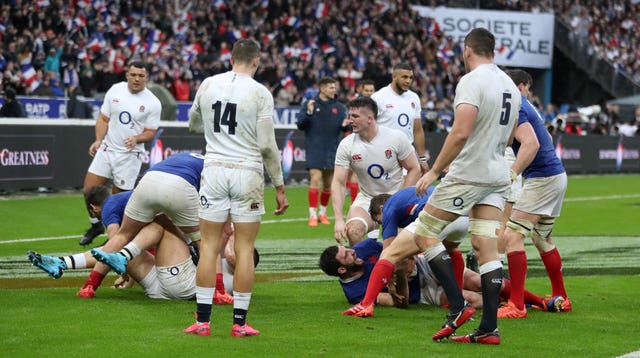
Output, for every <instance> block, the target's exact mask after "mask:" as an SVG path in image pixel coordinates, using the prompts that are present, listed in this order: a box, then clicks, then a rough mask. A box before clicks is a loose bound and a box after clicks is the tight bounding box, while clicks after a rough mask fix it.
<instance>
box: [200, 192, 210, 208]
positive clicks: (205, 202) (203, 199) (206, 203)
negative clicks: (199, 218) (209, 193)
mask: <svg viewBox="0 0 640 358" xmlns="http://www.w3.org/2000/svg"><path fill="white" fill-rule="evenodd" d="M200 206H202V207H203V208H207V209H209V208H210V207H211V204H210V203H209V200H207V198H206V197H205V196H204V195H201V196H200Z"/></svg>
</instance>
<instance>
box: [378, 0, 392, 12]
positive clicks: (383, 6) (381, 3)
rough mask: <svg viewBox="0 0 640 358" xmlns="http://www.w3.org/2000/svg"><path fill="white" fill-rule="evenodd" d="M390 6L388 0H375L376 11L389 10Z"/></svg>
mask: <svg viewBox="0 0 640 358" xmlns="http://www.w3.org/2000/svg"><path fill="white" fill-rule="evenodd" d="M390 8H391V5H389V2H388V1H386V0H376V10H378V13H380V14H384V13H385V12H387V11H389V9H390Z"/></svg>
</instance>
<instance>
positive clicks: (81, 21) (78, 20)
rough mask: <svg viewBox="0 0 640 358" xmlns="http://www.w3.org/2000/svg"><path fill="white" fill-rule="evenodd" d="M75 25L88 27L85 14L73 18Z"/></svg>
mask: <svg viewBox="0 0 640 358" xmlns="http://www.w3.org/2000/svg"><path fill="white" fill-rule="evenodd" d="M73 26H74V27H75V28H76V29H81V28H83V27H86V26H87V19H85V18H84V16H82V15H79V16H76V17H75V18H74V19H73Z"/></svg>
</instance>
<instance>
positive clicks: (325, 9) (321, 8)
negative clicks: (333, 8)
mask: <svg viewBox="0 0 640 358" xmlns="http://www.w3.org/2000/svg"><path fill="white" fill-rule="evenodd" d="M327 16H329V6H327V3H326V2H324V1H322V2H319V3H318V4H316V19H324V18H325V17H327Z"/></svg>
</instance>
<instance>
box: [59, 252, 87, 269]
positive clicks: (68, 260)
mask: <svg viewBox="0 0 640 358" xmlns="http://www.w3.org/2000/svg"><path fill="white" fill-rule="evenodd" d="M62 259H63V260H64V263H65V264H67V269H71V270H76V269H83V268H87V258H86V257H84V253H82V254H75V255H71V256H65V257H63V258H62Z"/></svg>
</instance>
